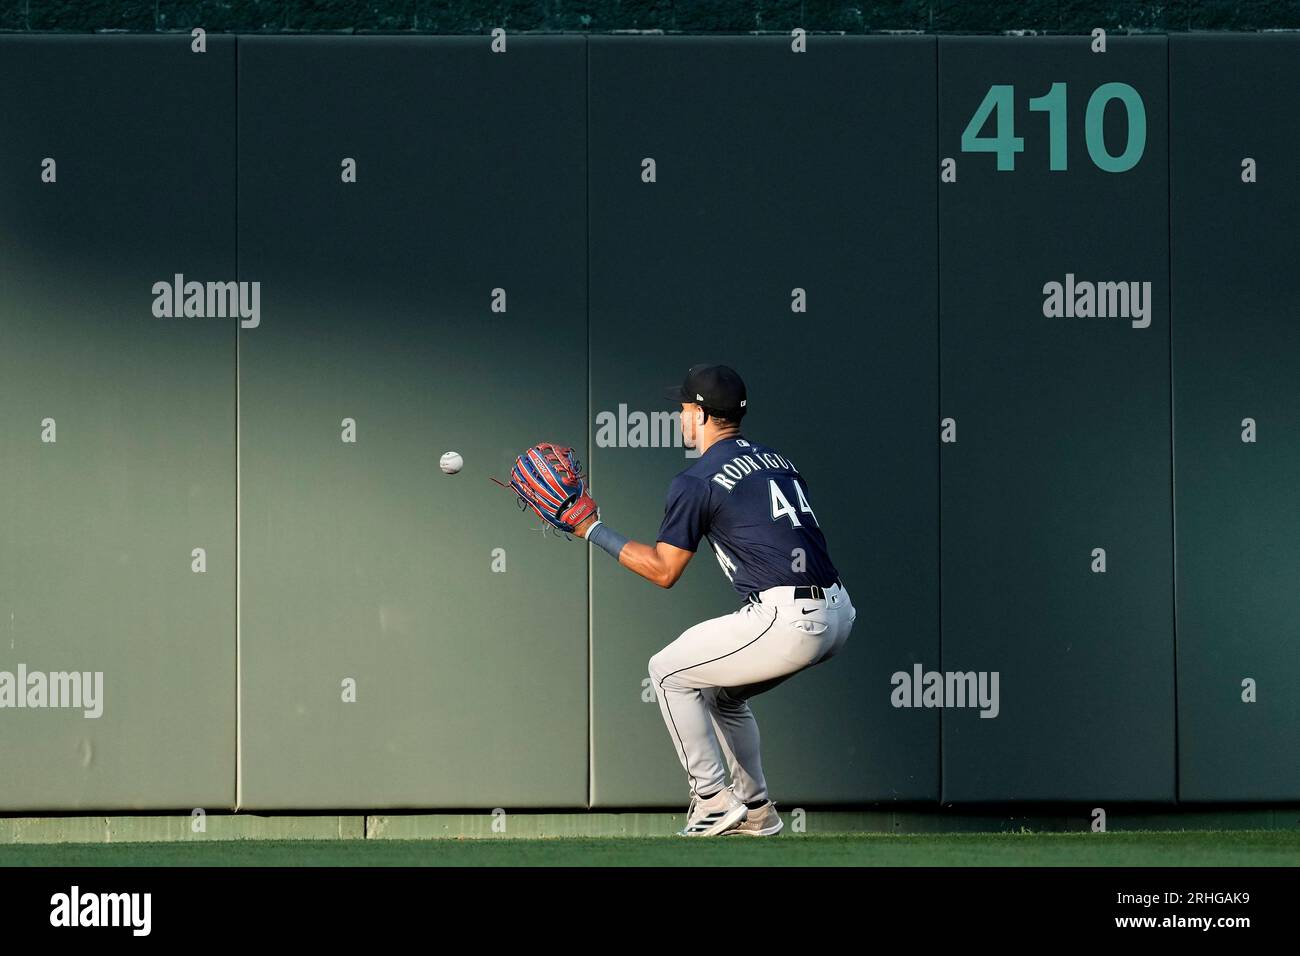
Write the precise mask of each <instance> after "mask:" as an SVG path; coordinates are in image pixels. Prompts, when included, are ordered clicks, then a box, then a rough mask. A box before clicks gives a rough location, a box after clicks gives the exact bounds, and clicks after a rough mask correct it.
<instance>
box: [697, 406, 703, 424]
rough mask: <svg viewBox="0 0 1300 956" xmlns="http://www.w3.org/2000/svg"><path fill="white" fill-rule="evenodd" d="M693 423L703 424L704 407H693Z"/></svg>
mask: <svg viewBox="0 0 1300 956" xmlns="http://www.w3.org/2000/svg"><path fill="white" fill-rule="evenodd" d="M695 424H697V425H703V424H704V409H702V408H696V409H695Z"/></svg>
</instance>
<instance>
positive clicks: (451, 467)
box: [438, 451, 465, 475]
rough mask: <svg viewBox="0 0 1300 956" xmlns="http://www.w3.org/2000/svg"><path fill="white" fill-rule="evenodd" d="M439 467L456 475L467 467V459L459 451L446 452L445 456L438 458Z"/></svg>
mask: <svg viewBox="0 0 1300 956" xmlns="http://www.w3.org/2000/svg"><path fill="white" fill-rule="evenodd" d="M438 467H439V468H441V469H442V470H443V471H444V472H445V473H447V474H449V475H454V474H456V472H458V471H460V470H461V469H462V468H464V467H465V459H464V458H462V457H460V452H458V451H449V452H444V453H443V456H442V457H441V458H439V459H438Z"/></svg>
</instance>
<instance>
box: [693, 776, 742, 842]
mask: <svg viewBox="0 0 1300 956" xmlns="http://www.w3.org/2000/svg"><path fill="white" fill-rule="evenodd" d="M748 812H749V811H748V809H747V808H746V807H745V805H744V804H743V803H742V802H741V801H740V798H739V797H737V796H736V795H735V793H733V792H732V790H731V788H730V787H723V788H722V789H721V790H720V791H718V792H717V793H715V794H714V795H713V796H711V797H709V799H707V800H701V799H700V798H699V797H691V805H690V808H689V809H688V810H687V811H686V827H685V829H682V830H678V831H677V835H678V836H684V837H710V836H719V835H720V834H723V833H726V832H727V831H728V830H730V829H731V828H732V827H734V826H736V825H737V824H738V823H740V821H741V820H743V819H745V814H746V813H748Z"/></svg>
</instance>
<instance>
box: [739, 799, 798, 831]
mask: <svg viewBox="0 0 1300 956" xmlns="http://www.w3.org/2000/svg"><path fill="white" fill-rule="evenodd" d="M784 826H785V824H784V823H782V822H781V815H780V814H779V813H777V812H776V804H775V803H773V802H772V801H771V800H769V801H767V803H765V804H763V805H762V806H761V807H758V808H757V809H755V810H750V811H749V812H748V813H746V814H745V819H743V820H741V821H740V823H738V824H737V825H736V826H734V827H732V828H731V829H730V830H728V831H727V833H726V835H727V836H732V835H734V834H737V833H739V834H742V835H744V836H776V834H778V833H780V832H781V830H782V828H783V827H784Z"/></svg>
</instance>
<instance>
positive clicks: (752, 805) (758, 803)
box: [745, 800, 767, 810]
mask: <svg viewBox="0 0 1300 956" xmlns="http://www.w3.org/2000/svg"><path fill="white" fill-rule="evenodd" d="M765 803H767V801H766V800H751V801H750V802H749V803H747V804H745V806H746V807H747V808H748V809H750V810H757V809H758V808H759V807H761V806H762V805H763V804H765Z"/></svg>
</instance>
